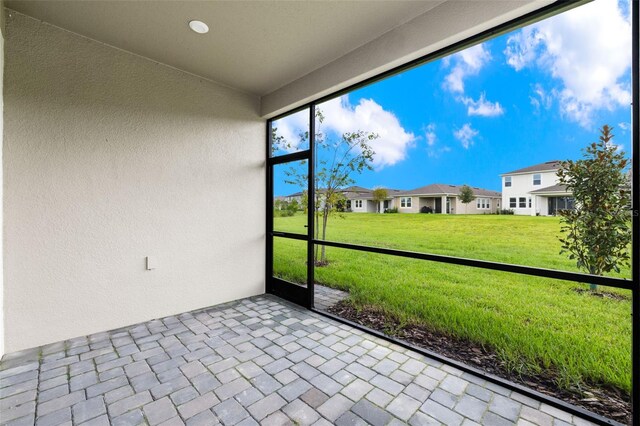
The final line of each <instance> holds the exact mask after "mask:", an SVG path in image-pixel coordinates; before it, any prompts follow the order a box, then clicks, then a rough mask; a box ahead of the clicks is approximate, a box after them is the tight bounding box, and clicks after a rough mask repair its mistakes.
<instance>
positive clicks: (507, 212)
mask: <svg viewBox="0 0 640 426" xmlns="http://www.w3.org/2000/svg"><path fill="white" fill-rule="evenodd" d="M497 213H498V214H514V213H515V212H514V211H513V210H511V209H502V210H498V211H497Z"/></svg>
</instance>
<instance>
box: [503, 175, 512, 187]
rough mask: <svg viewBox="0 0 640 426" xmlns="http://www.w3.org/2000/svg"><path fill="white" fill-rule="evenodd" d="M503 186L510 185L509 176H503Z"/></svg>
mask: <svg viewBox="0 0 640 426" xmlns="http://www.w3.org/2000/svg"><path fill="white" fill-rule="evenodd" d="M504 186H505V187H507V186H511V176H505V177H504Z"/></svg>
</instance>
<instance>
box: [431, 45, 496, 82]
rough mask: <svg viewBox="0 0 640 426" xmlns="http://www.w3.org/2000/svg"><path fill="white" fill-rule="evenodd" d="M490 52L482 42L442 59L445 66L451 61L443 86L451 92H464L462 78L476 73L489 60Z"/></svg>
mask: <svg viewBox="0 0 640 426" xmlns="http://www.w3.org/2000/svg"><path fill="white" fill-rule="evenodd" d="M490 59H491V54H490V53H489V51H488V50H486V49H485V47H484V43H481V44H477V45H475V46H472V47H469V48H468V49H465V50H463V51H460V52H458V53H454V54H453V55H452V56H451V57H450V58H446V59H445V60H444V61H443V65H444V66H445V67H449V66H450V65H451V64H452V63H453V64H454V65H453V68H452V69H451V72H450V73H449V74H448V75H447V76H446V77H445V81H444V87H445V88H446V89H448V90H450V91H451V92H458V93H463V92H464V79H465V78H466V77H467V76H469V75H476V74H478V73H479V72H480V69H482V67H483V66H484V65H485V64H486V63H487V62H489V60H490Z"/></svg>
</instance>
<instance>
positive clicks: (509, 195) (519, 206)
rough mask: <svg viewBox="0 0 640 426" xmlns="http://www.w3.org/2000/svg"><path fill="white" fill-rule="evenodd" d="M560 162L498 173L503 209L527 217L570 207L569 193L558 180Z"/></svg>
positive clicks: (571, 206) (571, 207)
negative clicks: (500, 180) (500, 179)
mask: <svg viewBox="0 0 640 426" xmlns="http://www.w3.org/2000/svg"><path fill="white" fill-rule="evenodd" d="M560 163H561V162H560V161H558V160H553V161H547V162H546V163H540V164H536V165H533V166H529V167H524V168H522V169H518V170H513V171H511V172H508V173H504V174H502V175H500V176H501V177H502V205H503V206H504V208H506V209H511V210H513V211H514V212H515V214H520V215H531V216H535V215H540V216H552V215H555V214H556V213H557V212H558V210H564V209H573V207H574V200H573V196H572V194H571V192H570V191H568V190H567V188H566V187H565V186H563V185H560V184H559V183H558V176H557V171H558V169H559V168H560Z"/></svg>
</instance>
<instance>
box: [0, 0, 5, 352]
mask: <svg viewBox="0 0 640 426" xmlns="http://www.w3.org/2000/svg"><path fill="white" fill-rule="evenodd" d="M2 4H3V2H2V1H1V0H0V201H1V200H3V192H2V188H3V186H4V185H3V179H2V175H3V172H2V164H3V162H2V145H3V142H2V140H3V139H2V134H3V124H4V113H3V111H4V96H3V95H2V93H3V87H4V85H3V82H4V78H3V75H4V7H2ZM3 242H4V218H3V215H2V208H0V358H1V357H2V355H3V354H4V261H3V260H4V250H3V248H2V247H3Z"/></svg>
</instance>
